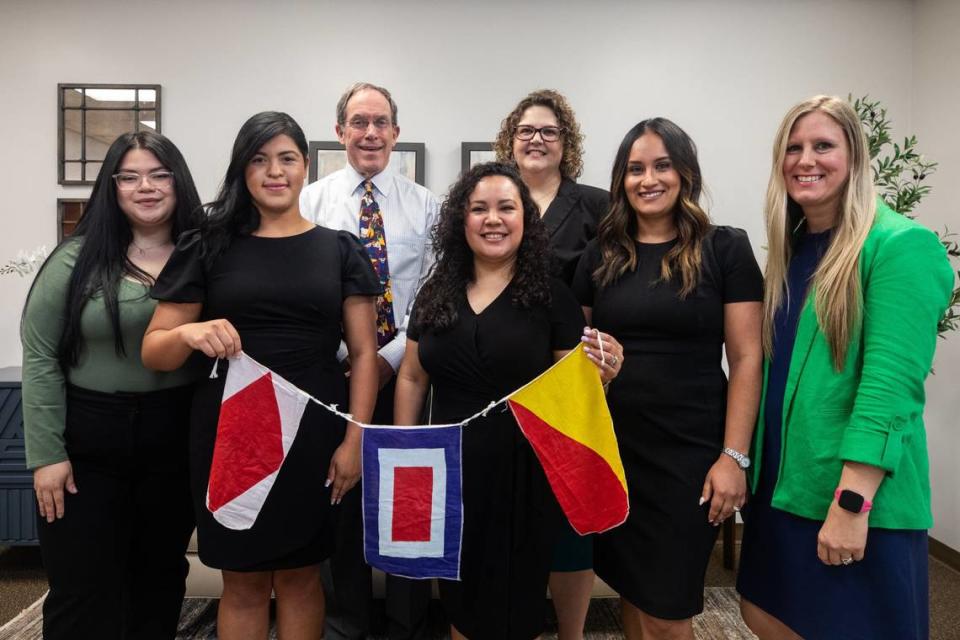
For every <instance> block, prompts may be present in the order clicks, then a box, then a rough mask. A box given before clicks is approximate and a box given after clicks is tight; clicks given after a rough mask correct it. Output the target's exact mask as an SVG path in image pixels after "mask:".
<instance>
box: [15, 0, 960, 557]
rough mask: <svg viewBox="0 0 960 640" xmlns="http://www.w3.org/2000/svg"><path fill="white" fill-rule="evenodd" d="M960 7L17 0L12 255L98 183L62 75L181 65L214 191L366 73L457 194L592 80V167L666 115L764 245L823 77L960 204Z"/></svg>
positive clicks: (204, 169) (169, 74)
mask: <svg viewBox="0 0 960 640" xmlns="http://www.w3.org/2000/svg"><path fill="white" fill-rule="evenodd" d="M915 20H916V22H917V24H916V25H915V26H914V21H915ZM958 26H960V20H958V17H957V12H956V9H955V8H954V7H953V3H952V2H949V1H948V0H943V1H941V2H934V1H930V2H919V3H917V4H916V5H915V4H914V3H913V2H910V1H909V0H846V1H828V0H822V1H816V0H804V1H797V2H770V1H766V0H725V1H724V2H712V1H709V0H678V1H676V2H649V1H637V0H597V1H594V2H586V1H584V2H579V3H573V2H566V1H562V0H528V1H526V2H506V1H504V0H492V1H490V2H485V3H479V2H471V1H468V0H448V1H446V2H434V1H431V0H404V1H401V2H396V1H392V2H391V1H387V0H372V1H371V2H367V3H359V4H358V3H356V2H350V1H347V0H300V1H297V0H287V1H284V2H274V3H265V2H253V1H252V0H233V1H230V2H227V1H226V0H223V1H219V2H217V1H213V0H210V1H205V2H195V1H193V0H190V1H187V0H169V1H168V2H165V3H161V4H158V3H149V2H145V1H143V0H98V1H96V2H73V3H69V2H60V1H52V0H3V2H2V3H0V87H2V89H0V140H5V141H6V147H5V149H4V152H3V153H0V176H2V178H0V180H2V182H0V184H2V187H3V194H4V197H3V203H2V204H0V224H2V229H3V232H2V233H0V262H5V261H6V260H7V259H8V258H10V257H13V256H14V255H15V254H16V253H17V251H18V250H20V249H29V248H33V247H35V246H37V245H39V244H43V243H46V244H47V245H52V244H53V242H54V241H55V239H56V222H55V221H56V206H55V205H56V199H57V198H58V197H81V196H83V195H85V194H86V193H88V188H77V187H70V188H67V187H59V186H57V184H56V181H57V177H56V176H57V171H56V157H57V153H56V140H57V130H56V122H57V112H56V107H57V100H56V85H57V83H58V82H90V83H95V82H101V83H108V82H109V83H117V82H127V83H159V84H161V85H162V86H163V105H162V108H163V122H162V128H163V131H164V133H165V134H167V135H168V136H170V137H171V138H172V139H173V140H174V141H175V142H176V143H177V144H178V145H179V146H180V148H181V150H182V151H183V153H184V155H185V156H186V158H187V160H188V162H189V164H190V166H191V168H192V170H193V173H194V177H195V179H196V182H197V185H198V187H199V189H200V192H201V196H202V197H203V198H205V199H209V198H211V197H212V196H213V195H214V192H215V190H216V188H217V184H218V181H219V180H220V178H221V176H222V174H223V172H224V170H225V168H226V164H227V161H228V156H229V151H230V145H231V144H232V141H233V137H234V135H235V134H236V131H237V129H238V128H239V126H240V124H241V123H242V122H243V120H244V119H246V117H248V116H249V115H251V114H252V113H254V112H256V111H260V110H264V109H281V110H285V111H288V112H289V113H290V114H291V115H293V116H294V117H295V118H297V119H298V120H299V121H300V123H301V124H302V125H303V127H304V129H305V130H306V132H307V135H308V137H309V138H310V139H313V140H331V139H333V110H334V105H335V102H336V99H337V97H338V95H339V93H340V92H341V91H342V89H343V88H344V87H345V86H346V85H348V84H349V83H350V82H352V81H355V80H358V79H364V80H369V81H372V82H377V83H381V84H384V85H386V86H387V87H389V88H390V89H391V90H392V91H393V92H394V94H395V96H396V98H397V101H398V102H399V105H400V114H399V116H400V117H399V120H400V126H401V136H400V138H401V140H407V141H412V142H414V141H415V142H425V143H426V146H427V186H428V187H430V188H431V189H433V190H435V191H437V192H438V193H442V192H444V191H445V190H446V188H447V187H448V186H449V184H450V183H451V182H452V180H453V179H454V178H455V177H456V174H457V171H458V169H459V161H460V160H459V158H460V149H459V145H460V142H461V141H464V140H470V141H473V140H484V139H491V138H492V137H493V136H494V134H495V132H496V130H497V127H498V125H499V122H500V120H501V119H502V118H503V117H504V116H505V115H506V113H507V112H508V111H509V110H510V109H511V108H512V106H513V105H514V104H515V102H516V101H517V100H518V99H519V98H520V97H521V96H523V95H524V94H525V93H526V92H528V91H529V90H531V89H534V88H538V87H553V88H556V89H559V90H560V91H562V92H564V93H566V94H567V96H568V97H569V98H570V100H571V102H572V103H573V105H574V107H575V109H576V110H577V113H578V116H579V119H580V122H581V124H582V127H583V131H584V133H585V134H586V168H585V171H584V175H583V178H582V180H583V181H584V182H586V183H589V184H595V185H599V186H604V187H606V186H607V183H608V181H609V169H610V161H611V159H612V157H613V154H614V152H615V150H616V146H617V144H618V142H619V140H620V138H621V136H622V135H623V133H624V132H625V131H626V130H627V129H628V128H629V127H630V126H632V125H633V124H634V123H636V122H637V121H638V120H640V119H642V118H644V117H649V116H653V115H664V116H667V117H670V118H672V119H674V120H675V121H676V122H677V123H679V124H680V125H681V126H682V127H684V128H685V129H686V130H687V131H688V132H689V133H690V134H691V135H692V136H693V138H694V140H696V142H697V144H698V146H699V148H700V155H701V163H702V165H703V171H704V175H705V178H706V181H707V185H708V188H709V191H710V194H711V200H712V205H713V206H712V213H713V216H714V219H715V220H716V221H718V222H721V223H725V224H733V225H736V226H740V227H745V228H746V229H747V230H748V231H749V232H750V236H751V239H752V241H753V245H754V248H755V251H756V253H757V255H758V257H759V258H760V259H761V261H762V260H763V251H762V249H761V246H762V245H763V239H762V226H761V222H760V207H761V201H762V195H763V191H764V188H765V185H766V179H767V174H768V171H769V154H770V146H771V142H772V136H773V132H774V129H775V127H776V125H777V124H778V122H779V119H780V117H781V116H782V114H783V112H784V111H785V110H786V109H787V108H788V107H789V106H790V105H791V104H793V103H794V102H796V101H798V100H800V99H802V98H805V97H807V96H809V95H812V94H814V93H834V94H840V95H846V94H847V93H853V94H854V95H860V94H864V93H870V94H871V95H872V96H874V97H876V98H879V99H881V100H883V102H884V103H885V104H886V105H887V106H888V107H889V111H890V115H891V116H892V117H893V119H894V120H895V122H896V123H897V124H898V126H899V125H910V124H912V125H914V128H915V129H916V131H917V133H918V134H920V135H921V142H922V144H923V148H924V150H925V151H927V153H929V154H930V155H931V156H933V157H936V158H937V159H939V160H940V161H941V162H942V165H943V166H942V170H941V173H940V175H939V176H938V177H937V181H938V182H937V183H936V184H937V185H938V189H939V190H940V192H939V193H937V194H935V196H934V197H932V198H931V199H930V204H929V205H928V206H925V208H924V213H923V214H922V220H923V221H924V222H926V223H928V224H931V225H935V224H940V223H941V222H945V221H946V219H947V215H948V209H947V207H946V203H947V202H953V201H956V199H957V196H960V193H957V189H958V187H957V178H956V177H957V169H958V166H957V161H958V159H957V155H956V154H957V149H958V148H960V145H958V144H957V142H958V141H957V140H956V138H955V137H954V138H950V136H951V135H952V136H955V135H956V134H954V133H953V131H955V130H956V126H955V125H954V124H953V119H952V118H951V117H950V116H951V115H952V113H951V111H952V110H953V108H954V105H956V104H958V100H957V98H958V97H960V96H957V91H958V89H957V82H956V76H955V75H954V77H953V79H952V81H950V82H952V85H951V86H947V85H950V82H947V81H945V80H944V79H943V78H942V74H943V73H951V72H950V71H947V70H949V69H956V68H958V65H957V57H958V54H957V48H956V47H957V45H956V44H954V41H955V40H956V33H957V32H958ZM945 58H950V59H952V60H953V64H952V66H951V65H950V64H947V60H946V59H945ZM952 73H954V74H955V72H952ZM927 96H929V99H928V98H927ZM950 98H953V100H951V99H950ZM951 154H952V155H951ZM948 194H949V195H948ZM951 195H952V196H953V197H950V196H951ZM935 203H936V204H935ZM935 210H936V211H939V212H940V213H939V215H941V216H943V217H942V220H940V219H937V218H936V217H935V216H936V215H937V214H935V213H934V211H935ZM955 226H957V227H958V228H960V221H958V222H957V223H956V224H955ZM28 285H29V282H28V280H26V279H24V280H21V279H19V278H17V276H6V277H3V278H0V302H2V304H0V366H8V365H13V364H17V363H18V361H19V358H20V348H19V344H18V340H17V325H18V320H19V310H20V307H21V305H22V302H23V297H24V294H25V292H26V290H27V287H28ZM942 346H943V347H945V348H942V349H941V350H940V354H939V358H938V364H937V367H938V372H942V374H938V376H937V377H936V378H935V379H934V380H933V381H932V382H931V383H930V384H929V385H928V387H929V390H930V407H929V412H928V415H929V420H928V424H929V429H930V434H931V441H932V443H934V445H935V446H932V447H931V448H932V449H933V455H934V471H933V474H934V478H935V483H936V487H935V491H936V493H935V497H936V505H937V510H938V511H937V514H938V525H937V529H936V530H935V532H936V533H937V535H942V539H944V540H945V541H947V542H948V543H949V544H951V545H952V546H953V547H954V548H960V508H958V507H960V505H958V500H960V498H958V493H960V492H958V491H957V488H958V486H960V472H958V471H957V465H956V460H957V459H958V456H957V455H956V454H957V453H960V451H958V448H960V444H958V443H960V436H957V433H956V430H955V429H953V424H954V422H955V419H954V416H956V415H957V414H958V413H960V411H958V409H960V407H958V406H957V402H958V400H957V399H956V398H957V394H956V392H955V391H953V390H952V389H950V390H948V389H947V388H946V387H947V386H948V384H949V382H948V381H949V380H951V379H953V380H956V378H957V376H956V371H957V363H958V359H960V358H958V357H957V356H958V353H960V337H958V338H954V339H953V340H952V341H951V342H948V343H945V344H944V345H942ZM949 371H953V372H954V374H952V375H946V374H947V372H949Z"/></svg>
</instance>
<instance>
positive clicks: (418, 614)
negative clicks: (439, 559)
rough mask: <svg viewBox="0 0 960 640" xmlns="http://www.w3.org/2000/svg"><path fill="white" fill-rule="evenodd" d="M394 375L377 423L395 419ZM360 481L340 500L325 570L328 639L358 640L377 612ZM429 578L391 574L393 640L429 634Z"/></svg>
mask: <svg viewBox="0 0 960 640" xmlns="http://www.w3.org/2000/svg"><path fill="white" fill-rule="evenodd" d="M395 381H396V377H394V378H393V379H392V380H391V381H390V382H389V383H388V384H387V385H386V386H385V387H384V388H383V389H382V390H381V391H380V393H379V394H378V395H377V406H376V408H375V409H374V412H373V423H374V424H393V392H394V383H395ZM362 494H363V488H362V485H361V484H359V483H358V484H357V486H355V487H354V488H353V489H351V490H350V491H348V492H347V495H346V496H344V498H343V500H342V501H341V503H340V515H339V521H338V523H337V531H336V551H335V552H334V555H333V556H332V557H331V558H330V566H329V569H330V571H329V574H326V571H325V572H324V573H325V575H324V578H325V579H324V591H325V595H326V598H327V617H326V635H325V636H324V638H327V639H328V640H358V639H360V638H365V637H366V636H367V635H368V634H369V633H370V621H371V619H372V617H373V584H372V583H373V580H372V576H371V571H370V567H369V566H368V565H367V563H366V561H365V560H364V558H363V519H362ZM430 585H431V581H430V580H410V579H408V578H401V577H399V576H392V575H389V574H388V575H387V579H386V614H387V632H388V635H389V637H390V640H421V639H425V638H428V637H429V631H430V630H429V619H428V617H427V612H428V608H429V605H430Z"/></svg>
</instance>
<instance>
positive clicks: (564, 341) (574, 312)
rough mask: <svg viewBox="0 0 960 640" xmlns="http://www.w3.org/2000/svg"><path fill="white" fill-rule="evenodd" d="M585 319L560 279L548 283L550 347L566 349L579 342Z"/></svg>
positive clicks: (571, 293) (555, 349) (571, 294)
mask: <svg viewBox="0 0 960 640" xmlns="http://www.w3.org/2000/svg"><path fill="white" fill-rule="evenodd" d="M585 324H586V320H585V319H584V317H583V309H581V308H580V304H579V303H578V302H577V299H576V298H575V297H574V295H573V292H572V291H570V288H569V287H567V285H565V284H564V283H563V282H562V281H561V280H559V279H553V280H552V281H551V283H550V348H551V349H553V350H554V351H566V350H568V349H573V348H575V347H576V346H577V345H578V344H580V335H581V334H582V332H583V327H584V325H585Z"/></svg>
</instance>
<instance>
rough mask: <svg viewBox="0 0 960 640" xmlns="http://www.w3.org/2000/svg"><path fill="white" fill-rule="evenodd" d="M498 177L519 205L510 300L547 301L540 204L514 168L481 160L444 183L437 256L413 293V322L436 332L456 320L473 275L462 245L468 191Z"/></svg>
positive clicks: (547, 272)
mask: <svg viewBox="0 0 960 640" xmlns="http://www.w3.org/2000/svg"><path fill="white" fill-rule="evenodd" d="M491 176H504V177H506V178H509V179H510V181H511V182H513V184H515V185H516V187H517V190H518V191H519V192H520V202H521V204H522V205H523V238H522V239H521V240H520V247H519V249H518V250H517V262H516V265H515V266H514V275H513V281H512V283H511V293H512V298H511V301H512V302H513V304H514V305H516V306H518V307H521V308H531V307H534V306H539V305H548V304H550V255H551V254H550V247H549V237H548V235H547V228H546V227H545V226H544V224H543V222H542V221H541V220H540V209H539V208H538V207H537V204H536V203H535V202H534V201H533V198H531V197H530V190H529V189H527V186H526V185H525V184H524V183H523V180H521V179H520V174H519V173H517V169H516V168H515V167H514V166H513V165H510V164H506V163H504V162H486V163H483V164H478V165H475V166H473V167H472V168H471V169H469V170H468V171H466V172H465V173H464V174H463V175H462V176H461V177H460V179H459V180H457V181H456V182H455V183H454V184H453V186H452V187H451V188H450V193H449V195H448V196H447V199H446V200H445V201H444V203H443V205H442V207H441V208H440V219H439V221H438V222H437V226H435V227H434V228H433V231H432V236H431V237H432V239H433V246H434V250H435V251H436V252H437V261H436V262H435V263H434V265H433V268H432V269H431V270H430V275H429V277H428V278H427V281H426V282H425V283H424V285H423V287H421V289H420V293H419V294H418V295H417V323H418V324H419V325H420V326H421V327H423V328H424V329H433V330H435V331H442V330H444V329H447V328H449V327H451V326H453V325H454V323H456V321H457V303H458V302H459V301H461V300H462V299H463V295H464V292H465V291H466V289H467V284H468V283H470V282H472V281H473V279H474V277H475V274H474V262H473V252H472V251H471V249H470V246H469V245H468V244H467V237H466V234H465V232H464V218H465V214H466V211H467V205H468V204H469V200H470V196H471V195H472V194H473V191H474V189H476V187H477V184H478V183H479V182H480V181H481V180H483V179H484V178H489V177H491Z"/></svg>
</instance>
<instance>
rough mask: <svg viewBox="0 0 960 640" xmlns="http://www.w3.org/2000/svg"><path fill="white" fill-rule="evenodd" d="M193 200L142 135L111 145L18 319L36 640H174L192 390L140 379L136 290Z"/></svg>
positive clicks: (188, 520)
mask: <svg viewBox="0 0 960 640" xmlns="http://www.w3.org/2000/svg"><path fill="white" fill-rule="evenodd" d="M199 211H200V199H199V197H198V195H197V190H196V188H195V187H194V184H193V178H192V177H191V176H190V172H189V170H188V169H187V165H186V163H185V162H184V159H183V156H182V155H181V154H180V152H179V151H178V150H177V148H176V147H175V146H174V145H173V143H172V142H170V141H169V140H168V139H167V138H165V137H163V136H161V135H160V134H157V133H153V132H151V131H140V132H137V133H128V134H124V135H122V136H120V137H119V138H117V140H116V141H114V143H113V144H112V145H111V146H110V148H109V150H108V151H107V154H106V157H105V158H104V161H103V165H102V168H101V170H100V174H99V175H98V176H97V180H96V183H95V184H94V187H93V191H92V193H91V194H90V200H89V203H88V205H87V208H86V212H85V214H84V216H83V218H82V219H81V220H80V224H79V225H78V226H77V230H76V233H75V234H74V235H73V236H72V237H70V238H68V239H66V240H65V241H64V242H63V243H61V244H60V246H59V247H57V249H56V250H55V251H54V252H53V254H52V255H51V256H50V258H49V259H48V260H47V261H46V263H45V264H44V265H43V267H42V268H41V270H40V273H39V274H38V275H37V278H36V281H35V282H34V284H33V287H32V289H31V291H30V294H29V296H28V297H27V304H26V307H25V309H24V312H23V322H22V328H21V338H22V341H23V418H24V430H25V439H26V453H27V466H28V467H29V468H31V469H33V477H34V489H35V491H36V495H37V503H38V507H39V510H38V513H39V519H38V520H39V525H38V533H39V538H40V547H41V552H42V554H43V564H44V567H45V569H46V571H47V577H48V579H49V582H50V593H49V595H48V596H47V598H46V600H45V602H44V606H43V627H44V628H43V635H44V638H46V639H47V640H50V639H58V638H75V637H77V634H78V633H81V632H80V631H79V630H81V629H82V630H83V631H82V635H84V636H85V637H95V638H105V639H106V638H110V639H114V638H117V639H119V638H146V637H149V638H163V637H166V638H173V637H174V636H175V634H176V626H177V621H178V619H179V614H180V604H181V601H182V599H183V593H184V579H185V578H186V575H187V569H188V566H187V563H186V560H185V559H184V552H185V551H186V547H187V543H188V541H189V538H190V533H191V531H192V529H193V516H192V509H191V503H190V494H189V490H188V485H187V471H186V469H187V459H186V454H187V448H186V433H187V427H188V424H189V405H190V397H191V387H190V382H191V381H192V378H193V376H191V374H190V373H189V372H188V371H186V370H179V371H174V372H171V373H158V372H155V371H148V370H147V369H145V368H144V367H143V365H142V364H141V362H140V343H141V340H142V338H143V334H144V331H145V329H146V327H147V323H148V322H149V321H150V318H151V316H152V315H153V309H154V307H155V306H156V303H155V302H154V301H153V300H152V299H151V298H150V296H149V295H148V294H149V290H150V287H151V286H152V284H153V282H154V279H155V278H156V276H157V274H159V273H160V270H161V269H162V268H163V266H164V264H165V263H166V261H167V258H168V257H169V256H170V253H171V252H172V251H173V246H174V243H175V242H176V240H177V237H178V236H179V235H180V233H181V232H182V231H184V230H186V229H189V228H192V227H195V226H197V224H198V221H199V220H198V215H199Z"/></svg>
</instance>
